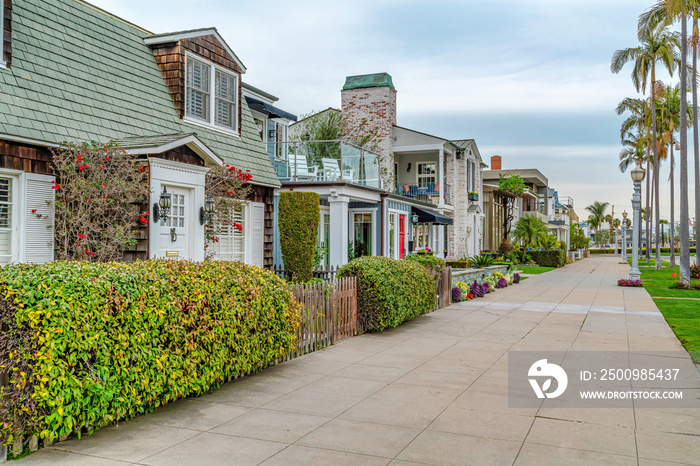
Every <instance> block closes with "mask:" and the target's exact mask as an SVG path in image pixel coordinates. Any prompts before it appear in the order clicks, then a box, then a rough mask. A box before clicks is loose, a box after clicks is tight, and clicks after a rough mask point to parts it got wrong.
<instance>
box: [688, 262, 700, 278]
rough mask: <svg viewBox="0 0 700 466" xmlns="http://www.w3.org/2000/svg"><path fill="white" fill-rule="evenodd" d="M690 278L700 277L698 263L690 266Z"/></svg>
mask: <svg viewBox="0 0 700 466" xmlns="http://www.w3.org/2000/svg"><path fill="white" fill-rule="evenodd" d="M690 278H700V265H693V266H692V267H690Z"/></svg>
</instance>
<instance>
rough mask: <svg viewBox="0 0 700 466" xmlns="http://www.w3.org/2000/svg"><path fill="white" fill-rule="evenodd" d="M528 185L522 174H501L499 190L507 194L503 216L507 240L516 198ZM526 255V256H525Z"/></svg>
mask: <svg viewBox="0 0 700 466" xmlns="http://www.w3.org/2000/svg"><path fill="white" fill-rule="evenodd" d="M526 188H527V186H526V185H525V182H524V181H523V179H522V178H521V177H520V175H513V174H507V175H503V174H501V175H499V179H498V190H499V191H501V192H502V193H504V194H505V203H506V205H505V206H504V210H505V215H504V216H503V240H504V241H505V240H507V239H508V238H509V237H510V228H511V224H512V222H513V218H515V217H514V215H513V207H514V204H515V199H517V198H519V197H520V196H522V195H523V193H524V192H525V189H526ZM523 257H525V256H523Z"/></svg>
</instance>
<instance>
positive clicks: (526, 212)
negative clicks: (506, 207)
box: [521, 208, 549, 223]
mask: <svg viewBox="0 0 700 466" xmlns="http://www.w3.org/2000/svg"><path fill="white" fill-rule="evenodd" d="M542 210H544V208H542ZM528 215H533V216H535V217H537V218H539V219H540V220H542V221H543V222H544V223H549V218H547V216H546V215H545V214H544V212H540V211H538V210H524V211H523V212H522V214H521V217H526V216H528Z"/></svg>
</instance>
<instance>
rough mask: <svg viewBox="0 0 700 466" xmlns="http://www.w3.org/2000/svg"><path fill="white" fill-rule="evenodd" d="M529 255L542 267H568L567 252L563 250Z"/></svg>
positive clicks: (533, 252) (536, 252) (537, 252)
mask: <svg viewBox="0 0 700 466" xmlns="http://www.w3.org/2000/svg"><path fill="white" fill-rule="evenodd" d="M529 254H530V255H531V256H532V260H534V261H535V262H536V263H537V264H538V265H539V266H540V267H563V266H564V265H566V251H564V250H563V249H552V250H549V251H529Z"/></svg>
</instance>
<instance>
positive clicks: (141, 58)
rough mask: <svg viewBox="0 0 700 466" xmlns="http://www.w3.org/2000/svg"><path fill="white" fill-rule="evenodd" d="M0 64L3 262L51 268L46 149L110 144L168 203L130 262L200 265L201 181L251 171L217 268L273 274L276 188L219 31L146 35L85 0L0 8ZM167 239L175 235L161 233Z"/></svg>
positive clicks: (21, 0) (234, 59)
mask: <svg viewBox="0 0 700 466" xmlns="http://www.w3.org/2000/svg"><path fill="white" fill-rule="evenodd" d="M4 3H5V9H4V13H3V16H4V18H3V19H4V21H0V25H2V28H3V29H4V31H2V32H3V33H2V34H0V37H3V38H4V41H3V47H2V49H3V56H2V61H1V62H0V187H4V189H5V195H4V197H3V203H4V205H5V206H6V207H5V209H4V217H2V219H1V220H2V225H0V235H2V236H1V238H2V240H0V247H1V248H2V250H0V257H2V261H3V262H4V263H9V262H35V263H41V262H46V261H50V260H52V258H53V244H52V242H53V233H52V231H51V229H50V228H47V226H48V227H50V226H51V225H50V224H49V225H47V224H46V222H38V221H37V219H36V215H31V214H30V213H31V210H32V209H38V210H39V212H43V213H45V217H50V213H51V212H50V206H49V205H48V204H47V201H48V202H50V201H52V200H53V197H54V191H53V190H52V188H51V181H53V180H54V178H53V175H52V171H51V160H52V154H51V149H52V148H54V147H58V146H59V145H60V144H61V142H63V141H70V142H83V141H91V140H94V141H99V142H108V141H114V142H117V143H118V144H120V146H121V147H122V148H124V149H125V150H126V151H128V152H130V153H133V154H136V155H138V156H139V157H141V158H142V159H143V160H144V161H148V172H149V180H150V181H149V182H150V191H151V199H150V202H149V205H153V204H154V203H157V202H158V200H159V196H160V194H161V193H162V192H163V190H164V189H166V190H167V192H168V193H170V194H171V196H172V204H173V209H171V215H170V220H169V221H168V222H166V223H164V222H163V221H162V220H161V221H154V220H153V219H152V220H151V221H149V223H148V224H147V225H144V226H143V229H142V231H141V234H140V236H139V237H138V238H137V241H136V246H134V247H133V248H132V250H130V251H128V252H127V254H126V257H125V259H126V260H135V259H147V258H159V257H179V258H182V259H193V260H202V259H204V246H205V231H204V226H203V225H201V224H200V221H199V218H198V217H199V215H198V214H199V211H200V208H201V207H202V206H203V205H204V201H205V197H204V188H205V177H206V173H207V172H208V171H209V170H210V168H211V167H214V166H220V165H223V164H230V165H234V166H236V167H243V168H246V169H250V170H251V172H252V175H253V181H252V185H253V186H252V191H251V194H250V196H249V198H248V199H247V202H246V205H245V208H244V209H243V210H242V211H241V212H240V213H239V214H238V215H239V217H238V219H239V220H240V222H241V223H242V224H243V226H244V228H243V231H240V232H239V231H238V230H237V229H236V230H233V229H232V230H233V231H228V232H226V231H225V232H222V235H221V242H220V243H218V244H217V246H216V250H215V251H212V253H213V254H214V256H215V257H217V258H219V259H224V260H244V261H245V262H247V263H251V264H256V265H259V266H266V267H270V266H271V265H272V260H273V257H272V256H273V231H272V230H273V214H274V212H273V209H274V207H273V199H274V189H275V188H277V187H279V186H280V183H279V180H278V178H277V176H276V174H275V172H274V170H273V168H272V164H271V163H270V158H269V156H268V154H267V152H266V151H265V147H264V146H263V144H262V143H261V141H260V132H259V129H258V128H257V127H256V123H255V121H254V118H253V114H252V113H251V110H250V107H249V105H248V103H247V100H246V99H245V98H243V94H244V93H243V91H242V89H243V87H242V75H243V74H245V72H246V68H245V66H244V65H243V63H242V62H241V60H240V59H239V57H238V56H237V55H236V54H235V53H234V51H233V50H232V49H231V47H230V46H229V45H228V44H227V43H226V41H225V40H224V38H223V37H222V35H221V34H220V33H219V32H218V31H217V30H216V29H215V28H205V29H194V30H189V31H179V32H172V33H164V34H153V33H152V32H150V31H148V30H146V29H143V28H141V27H139V26H137V25H135V24H132V23H130V22H128V21H126V20H123V19H121V18H119V17H117V16H115V15H113V14H111V13H109V12H107V11H104V10H102V9H100V8H97V7H95V6H93V5H90V4H88V3H85V2H83V1H81V0H14V1H8V0H5V2H4ZM171 232H172V233H175V234H171Z"/></svg>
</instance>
